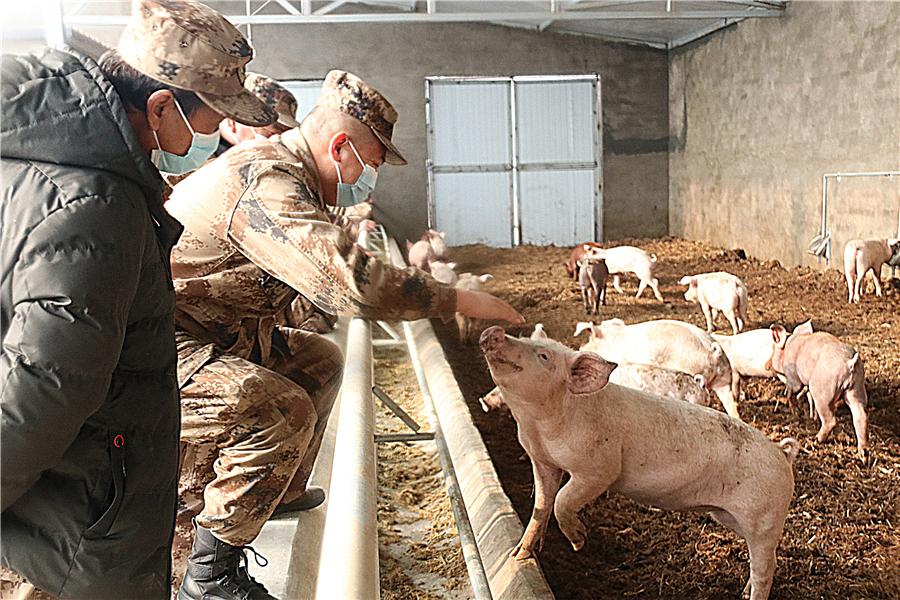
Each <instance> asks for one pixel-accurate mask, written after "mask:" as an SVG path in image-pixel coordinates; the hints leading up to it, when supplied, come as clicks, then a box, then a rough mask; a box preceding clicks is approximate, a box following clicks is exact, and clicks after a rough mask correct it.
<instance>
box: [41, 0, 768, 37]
mask: <svg viewBox="0 0 900 600" xmlns="http://www.w3.org/2000/svg"><path fill="white" fill-rule="evenodd" d="M717 1H718V2H719V3H720V4H722V5H725V6H713V7H711V8H708V9H703V8H698V7H697V5H696V3H692V4H690V5H688V8H686V9H684V10H680V9H679V4H682V6H684V5H685V4H686V3H687V0H666V1H665V2H663V1H662V0H607V1H605V2H590V3H589V4H588V5H587V6H583V4H586V3H582V2H580V1H579V0H568V1H566V0H546V2H528V3H525V2H522V3H521V5H522V10H521V11H518V12H517V11H514V10H513V11H509V10H506V11H502V12H501V11H484V12H479V11H473V10H471V9H470V8H469V7H468V6H465V5H462V3H459V2H457V3H454V5H453V6H448V4H447V3H444V4H443V5H442V2H440V1H439V0H426V2H425V3H424V12H421V8H423V6H422V5H421V4H417V3H416V2H415V1H414V0H403V1H398V0H368V1H359V0H354V1H351V0H333V1H332V2H330V3H328V4H326V5H325V6H323V7H321V8H318V9H317V10H315V11H314V10H313V3H312V0H265V2H262V3H261V4H260V3H259V2H258V1H257V2H256V6H255V7H254V2H251V0H245V1H243V2H240V1H236V2H232V3H231V4H235V5H239V6H241V7H242V8H243V10H241V11H234V12H232V11H227V12H226V13H225V15H226V16H227V17H228V18H229V19H230V20H231V21H232V22H233V23H234V24H235V25H243V26H245V27H246V29H247V35H248V36H249V37H251V38H252V26H253V25H279V24H280V25H291V24H302V23H396V22H400V23H467V22H468V23H475V22H482V23H483V22H489V23H498V24H501V25H508V26H512V27H529V28H534V29H537V30H540V31H543V30H545V29H546V28H547V27H549V26H551V25H552V24H554V23H556V22H567V21H571V22H574V21H641V20H663V21H665V20H672V19H677V20H703V21H708V20H710V19H715V20H716V22H715V23H713V24H711V25H705V26H704V27H702V28H700V29H698V30H697V31H696V32H692V33H691V34H689V35H687V36H683V37H681V38H679V39H676V40H673V41H660V40H659V39H655V38H654V39H651V38H643V39H633V38H625V37H618V36H615V35H614V34H610V35H604V34H591V33H577V32H570V33H575V34H577V35H587V36H591V37H599V38H607V39H617V40H621V41H626V42H629V43H636V44H643V45H647V46H651V47H655V48H664V49H672V48H676V47H678V46H680V45H683V44H686V43H689V42H691V41H693V40H695V39H697V38H699V37H702V36H704V35H707V34H709V33H711V32H713V31H716V30H717V29H721V28H722V27H726V26H728V25H731V24H733V23H736V22H738V21H741V20H743V19H748V18H771V17H780V16H782V15H783V14H784V9H785V4H786V3H785V2H783V1H775V0H772V1H766V0H717ZM48 2H49V3H51V4H55V5H57V6H62V2H61V0H48ZM89 4H99V5H101V6H102V5H103V4H107V5H109V4H112V3H110V2H109V0H82V1H81V2H78V3H74V5H73V6H72V8H70V9H69V10H62V9H61V10H60V13H61V17H62V21H63V24H64V25H65V26H66V27H71V26H73V25H124V24H126V23H127V22H128V18H129V17H128V16H127V15H122V14H109V13H103V12H102V11H100V12H99V14H84V13H83V12H82V9H83V8H84V7H85V6H86V5H89ZM580 5H581V6H580ZM459 6H464V7H465V8H462V9H460V8H457V7H459ZM266 7H279V8H280V9H281V11H282V12H280V13H267V14H260V13H261V11H262V9H263V8H266ZM373 7H374V10H373ZM339 9H340V11H341V12H340V13H336V12H335V11H337V10H339ZM379 9H381V10H379ZM384 9H388V10H384Z"/></svg>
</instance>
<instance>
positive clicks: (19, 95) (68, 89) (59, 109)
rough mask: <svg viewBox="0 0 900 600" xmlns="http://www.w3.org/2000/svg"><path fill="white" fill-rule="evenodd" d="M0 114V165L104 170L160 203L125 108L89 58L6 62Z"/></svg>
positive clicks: (57, 55)
mask: <svg viewBox="0 0 900 600" xmlns="http://www.w3.org/2000/svg"><path fill="white" fill-rule="evenodd" d="M0 113H2V119H0V150H2V155H3V157H4V158H12V159H20V160H31V161H34V162H43V163H52V164H58V165H66V166H72V167H83V168H90V169H101V170H104V171H110V172H112V173H115V174H117V175H120V176H123V177H127V178H128V179H132V180H134V181H135V182H136V183H138V184H139V185H140V186H141V187H144V188H149V190H150V191H152V192H153V193H154V194H153V195H155V196H157V197H158V196H159V194H160V193H161V192H162V190H163V180H162V177H161V176H160V174H159V172H158V171H157V170H156V168H155V167H154V166H153V165H152V164H151V163H150V161H149V159H148V158H147V155H146V153H145V152H144V150H143V149H142V148H141V146H140V144H139V143H138V139H137V135H136V134H135V133H134V130H133V129H132V127H131V124H130V123H129V121H128V118H127V116H126V112H125V106H124V104H123V103H122V101H121V99H120V98H119V96H118V94H117V93H116V91H115V89H114V88H113V86H112V84H111V83H109V81H107V80H106V79H105V78H104V77H103V75H102V73H101V72H100V68H99V67H98V66H97V63H95V62H94V61H93V60H91V59H90V58H88V57H87V56H84V55H82V54H79V53H78V52H75V51H72V50H55V49H47V50H44V51H43V52H42V53H40V54H30V55H4V56H3V59H2V73H0Z"/></svg>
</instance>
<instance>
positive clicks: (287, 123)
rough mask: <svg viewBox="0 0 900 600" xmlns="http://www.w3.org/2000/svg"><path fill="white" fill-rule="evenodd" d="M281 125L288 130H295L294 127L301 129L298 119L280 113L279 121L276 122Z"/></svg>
mask: <svg viewBox="0 0 900 600" xmlns="http://www.w3.org/2000/svg"><path fill="white" fill-rule="evenodd" d="M276 123H278V124H279V125H283V126H284V127H287V128H288V129H293V128H294V127H299V126H300V123H298V122H297V119H295V118H294V117H292V116H291V115H285V114H282V113H278V120H277V121H276Z"/></svg>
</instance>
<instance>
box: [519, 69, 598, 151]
mask: <svg viewBox="0 0 900 600" xmlns="http://www.w3.org/2000/svg"><path fill="white" fill-rule="evenodd" d="M595 97H596V92H595V90H594V85H593V82H591V81H571V82H570V81H559V82H558V81H547V82H530V83H529V82H519V81H516V120H517V122H518V129H517V132H516V134H517V136H518V138H517V139H518V147H519V157H518V158H519V162H520V164H527V163H590V164H592V165H593V163H594V161H595V160H596V159H597V157H596V153H595V148H594V129H595V127H596V125H595V123H594V111H593V107H594V99H595Z"/></svg>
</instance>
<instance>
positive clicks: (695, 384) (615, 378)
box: [609, 363, 709, 406]
mask: <svg viewBox="0 0 900 600" xmlns="http://www.w3.org/2000/svg"><path fill="white" fill-rule="evenodd" d="M609 380H610V381H611V382H612V383H615V384H618V385H623V386H625V387H630V388H634V389H636V390H643V391H645V392H647V393H648V394H653V395H654V396H662V397H663V398H670V399H672V400H685V401H687V402H690V403H691V404H699V405H700V406H709V392H708V391H707V389H706V378H705V377H704V376H703V375H688V374H687V373H682V372H681V371H673V370H672V369H663V368H661V367H652V366H650V365H638V364H634V363H622V364H620V365H619V366H618V367H616V370H615V371H613V372H612V375H610V377H609Z"/></svg>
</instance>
